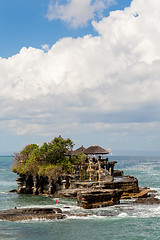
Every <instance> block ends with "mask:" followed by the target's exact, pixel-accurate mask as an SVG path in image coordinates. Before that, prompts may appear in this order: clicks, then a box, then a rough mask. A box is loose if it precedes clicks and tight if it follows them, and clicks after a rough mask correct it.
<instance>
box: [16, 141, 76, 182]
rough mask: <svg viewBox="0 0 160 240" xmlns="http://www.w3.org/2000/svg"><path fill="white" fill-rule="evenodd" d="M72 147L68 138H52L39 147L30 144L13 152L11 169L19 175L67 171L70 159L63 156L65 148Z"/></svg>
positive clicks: (51, 173) (69, 167)
mask: <svg viewBox="0 0 160 240" xmlns="http://www.w3.org/2000/svg"><path fill="white" fill-rule="evenodd" d="M72 147H73V142H72V141H71V139H70V138H68V139H63V138H62V137H58V138H54V139H53V140H52V141H51V142H49V143H44V144H43V145H42V146H41V147H39V146H38V145H36V144H30V145H27V146H25V148H24V149H23V150H22V151H21V152H20V153H15V155H14V164H13V167H12V171H13V172H16V173H17V174H20V175H25V174H27V175H37V174H38V175H39V176H48V177H52V176H57V174H62V173H63V172H68V171H70V170H71V167H72V160H71V159H70V158H66V157H65V153H66V151H67V150H70V149H71V148H72Z"/></svg>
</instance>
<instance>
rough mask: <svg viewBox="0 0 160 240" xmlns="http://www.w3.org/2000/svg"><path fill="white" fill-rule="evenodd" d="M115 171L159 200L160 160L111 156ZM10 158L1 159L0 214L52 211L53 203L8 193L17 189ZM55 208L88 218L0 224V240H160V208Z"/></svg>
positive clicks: (71, 203)
mask: <svg viewBox="0 0 160 240" xmlns="http://www.w3.org/2000/svg"><path fill="white" fill-rule="evenodd" d="M110 158H111V160H113V161H117V164H116V167H115V168H116V169H119V170H124V174H125V175H133V176H135V177H137V178H138V180H139V186H141V187H149V188H151V189H153V190H156V191H157V196H156V197H157V198H160V156H112V157H110ZM11 165H12V157H0V210H3V209H10V208H14V207H18V208H23V207H36V206H38V207H44V206H46V207H55V199H53V198H46V197H43V196H30V195H17V194H16V193H8V191H9V190H11V189H14V188H17V184H16V178H17V175H16V174H15V173H13V172H12V171H11ZM56 207H60V208H61V209H62V210H63V211H66V210H67V211H69V212H71V213H77V215H78V213H87V214H88V213H89V214H90V216H87V217H78V216H77V217H75V216H74V217H73V216H72V217H68V218H67V219H64V220H45V219H41V220H36V219H33V220H30V221H20V222H9V221H0V240H5V239H8V240H34V239H35V240H94V239H95V240H142V239H144V240H154V239H157V240H158V239H159V240H160V205H138V204H133V203H132V201H131V200H123V201H121V203H120V205H117V206H112V207H106V208H99V209H92V210H84V209H81V208H80V207H78V206H77V203H76V200H72V199H58V201H57V205H56Z"/></svg>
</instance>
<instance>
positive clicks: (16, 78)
mask: <svg viewBox="0 0 160 240" xmlns="http://www.w3.org/2000/svg"><path fill="white" fill-rule="evenodd" d="M159 11H160V1H159V0H154V1H153V0H132V1H131V0H81V1H79V0H46V1H44V0H28V1H26V0H12V1H11V0H2V1H1V3H0V89H1V91H0V155H5V154H13V153H14V152H17V151H20V150H22V149H23V147H24V146H25V145H26V144H30V143H38V142H39V143H40V145H42V144H43V142H50V141H51V140H52V139H53V138H54V137H57V136H59V135H62V137H64V138H68V137H70V138H71V139H72V140H73V142H74V143H75V148H77V147H79V146H81V145H82V144H83V145H84V146H85V147H88V146H90V145H100V146H101V147H103V148H108V147H109V148H111V149H112V152H113V154H114V151H151V152H156V151H159V142H160V45H159V42H160V28H159V26H160V15H159Z"/></svg>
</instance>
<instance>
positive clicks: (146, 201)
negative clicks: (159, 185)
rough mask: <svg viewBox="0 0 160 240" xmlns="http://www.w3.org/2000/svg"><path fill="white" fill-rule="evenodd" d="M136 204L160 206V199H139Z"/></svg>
mask: <svg viewBox="0 0 160 240" xmlns="http://www.w3.org/2000/svg"><path fill="white" fill-rule="evenodd" d="M135 203H137V204H160V199H158V198H154V197H148V198H138V199H137V200H136V201H135Z"/></svg>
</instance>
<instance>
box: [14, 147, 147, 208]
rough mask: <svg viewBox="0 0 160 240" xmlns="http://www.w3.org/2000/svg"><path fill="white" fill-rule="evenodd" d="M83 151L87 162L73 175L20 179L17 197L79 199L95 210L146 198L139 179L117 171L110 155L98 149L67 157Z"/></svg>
mask: <svg viewBox="0 0 160 240" xmlns="http://www.w3.org/2000/svg"><path fill="white" fill-rule="evenodd" d="M81 152H84V153H85V154H86V160H85V162H83V163H81V164H79V165H73V169H72V173H70V174H67V173H66V174H63V175H60V176H58V178H55V179H54V176H53V177H52V178H48V177H42V176H41V177H40V176H25V175H23V176H19V177H18V178H17V184H18V189H17V193H18V194H34V195H37V194H47V195H52V196H54V197H61V198H62V197H64V198H77V202H78V204H79V206H82V207H84V208H94V207H100V206H109V205H114V204H118V203H119V200H120V198H133V197H147V196H148V191H146V190H144V189H143V190H142V189H139V186H138V180H137V179H136V178H134V177H132V176H124V175H123V171H118V170H114V166H115V164H116V163H117V162H116V161H108V157H105V158H104V155H106V154H108V153H109V152H108V151H106V150H105V149H103V148H101V147H99V146H96V145H95V146H91V147H89V148H87V149H85V148H84V147H83V146H82V147H80V148H78V149H77V150H75V151H73V150H72V151H68V152H67V153H66V156H67V157H71V156H73V155H74V156H76V155H77V154H79V153H81Z"/></svg>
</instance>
